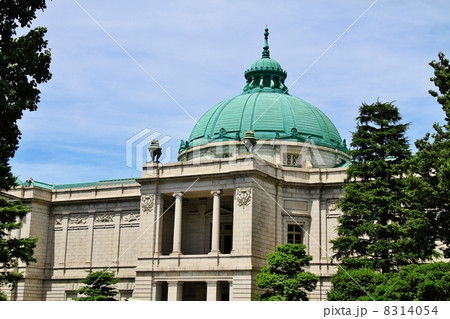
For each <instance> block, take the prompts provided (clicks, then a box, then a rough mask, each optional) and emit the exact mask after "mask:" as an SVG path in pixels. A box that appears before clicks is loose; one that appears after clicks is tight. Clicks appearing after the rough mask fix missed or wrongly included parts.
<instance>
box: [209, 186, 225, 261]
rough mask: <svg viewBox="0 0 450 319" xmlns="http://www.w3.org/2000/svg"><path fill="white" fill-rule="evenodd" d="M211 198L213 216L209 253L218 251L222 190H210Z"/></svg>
mask: <svg viewBox="0 0 450 319" xmlns="http://www.w3.org/2000/svg"><path fill="white" fill-rule="evenodd" d="M211 194H213V195H214V198H213V216H212V236H211V252H210V254H218V253H220V249H219V244H220V194H222V190H220V189H219V190H216V191H212V192H211Z"/></svg>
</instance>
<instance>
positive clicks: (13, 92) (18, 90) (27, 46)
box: [0, 0, 51, 299]
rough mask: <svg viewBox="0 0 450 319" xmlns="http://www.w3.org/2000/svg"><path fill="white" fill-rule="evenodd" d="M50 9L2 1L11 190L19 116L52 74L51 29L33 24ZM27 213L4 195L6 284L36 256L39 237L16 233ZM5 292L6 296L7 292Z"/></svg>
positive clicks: (1, 100) (4, 148) (0, 204)
mask: <svg viewBox="0 0 450 319" xmlns="http://www.w3.org/2000/svg"><path fill="white" fill-rule="evenodd" d="M45 8H46V5H45V0H21V1H18V0H2V1H0V191H5V190H6V191H7V190H9V189H10V188H11V187H13V186H15V183H16V179H15V177H14V176H13V175H12V173H11V167H10V166H9V160H10V159H11V158H12V157H13V156H14V154H15V152H16V150H17V148H18V143H19V139H20V135H21V132H20V130H19V128H18V125H17V121H18V120H19V119H21V118H22V115H23V112H24V111H25V110H28V111H35V110H36V109H37V104H38V103H39V95H40V91H39V90H38V88H37V86H38V84H40V83H44V82H47V81H48V80H49V79H50V78H51V74H50V72H49V66H50V60H51V58H50V51H49V50H47V49H46V47H47V41H46V40H45V39H44V35H45V32H46V29H45V28H43V27H37V28H34V29H31V24H32V21H33V20H34V19H35V17H36V11H37V10H44V9H45ZM27 30H28V32H26V31H27ZM18 32H20V33H21V35H19V36H18V35H17V33H18ZM26 214H27V209H26V207H24V206H23V205H22V204H21V203H20V202H17V201H10V200H7V199H6V198H0V286H1V285H2V284H5V283H6V284H12V285H13V284H14V283H15V282H17V280H19V279H20V278H22V276H21V274H19V273H17V272H15V271H14V270H11V269H13V268H14V267H16V266H17V265H18V263H19V262H20V261H21V262H24V263H26V264H29V263H30V262H33V261H35V260H34V258H33V257H32V256H33V249H34V248H35V246H36V241H37V239H36V238H12V237H10V232H11V231H12V230H14V229H18V228H20V227H21V226H22V223H21V220H22V219H23V218H24V217H25V215H26ZM0 297H1V298H2V299H3V298H4V294H2V295H1V296H0Z"/></svg>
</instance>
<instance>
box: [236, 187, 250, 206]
mask: <svg viewBox="0 0 450 319" xmlns="http://www.w3.org/2000/svg"><path fill="white" fill-rule="evenodd" d="M251 199H252V190H251V189H250V188H246V187H245V188H238V189H236V201H237V204H238V206H240V207H245V206H247V205H248V204H250V200H251Z"/></svg>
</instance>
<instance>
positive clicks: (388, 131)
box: [331, 101, 435, 273]
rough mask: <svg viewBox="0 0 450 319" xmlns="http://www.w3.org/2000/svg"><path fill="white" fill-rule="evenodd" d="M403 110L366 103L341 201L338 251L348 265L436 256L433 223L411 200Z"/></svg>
mask: <svg viewBox="0 0 450 319" xmlns="http://www.w3.org/2000/svg"><path fill="white" fill-rule="evenodd" d="M400 121H401V115H400V113H399V111H398V109H397V107H396V106H395V105H393V104H392V103H382V102H380V101H377V102H376V103H373V104H366V103H363V104H362V105H361V107H360V108H359V116H358V117H357V127H356V131H355V132H354V133H353V136H352V142H351V144H350V145H351V150H350V152H349V154H350V156H351V158H352V164H351V166H350V167H349V168H348V170H347V178H346V180H345V182H344V197H343V198H342V200H341V201H340V203H339V207H340V208H341V210H342V212H343V215H342V216H341V217H340V218H339V226H338V228H337V233H338V237H337V238H336V239H335V240H332V241H331V243H332V249H333V250H334V252H335V255H334V256H333V257H334V258H335V259H338V260H340V261H341V262H342V264H343V266H344V268H346V269H358V268H361V267H367V268H369V269H372V270H380V271H382V272H383V273H387V272H390V271H392V270H395V269H398V268H399V267H400V266H402V265H408V264H410V263H416V262H420V261H423V260H428V259H430V258H432V257H433V254H434V253H435V252H434V250H433V249H434V247H435V244H434V240H433V239H432V238H430V237H428V236H426V234H427V233H428V232H429V231H432V225H431V223H430V222H429V220H428V219H427V218H426V216H425V215H424V212H423V211H421V210H420V209H417V207H414V206H412V205H410V204H409V203H408V201H409V197H408V196H409V195H408V192H407V191H406V184H407V182H406V178H405V176H406V172H407V170H408V165H407V164H408V162H409V160H410V159H411V156H412V155H411V151H410V149H409V144H408V140H407V138H406V137H405V132H406V130H407V128H408V124H402V123H400Z"/></svg>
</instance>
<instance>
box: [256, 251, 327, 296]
mask: <svg viewBox="0 0 450 319" xmlns="http://www.w3.org/2000/svg"><path fill="white" fill-rule="evenodd" d="M311 260H312V257H311V256H309V255H307V254H306V252H305V246H304V245H301V244H284V245H281V246H278V247H277V248H276V250H275V252H273V253H270V254H269V255H268V257H267V262H268V264H269V265H268V266H265V267H263V268H262V269H261V272H260V273H259V274H258V275H257V276H256V285H257V286H258V287H259V288H263V289H266V290H265V292H264V293H263V294H262V295H259V296H258V300H271V301H293V300H308V298H307V296H306V292H307V291H313V290H314V289H315V288H316V284H317V281H318V279H319V278H318V277H317V276H316V275H314V274H311V273H309V272H305V271H304V270H303V269H302V267H304V266H308V265H309V262H310V261H311Z"/></svg>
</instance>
